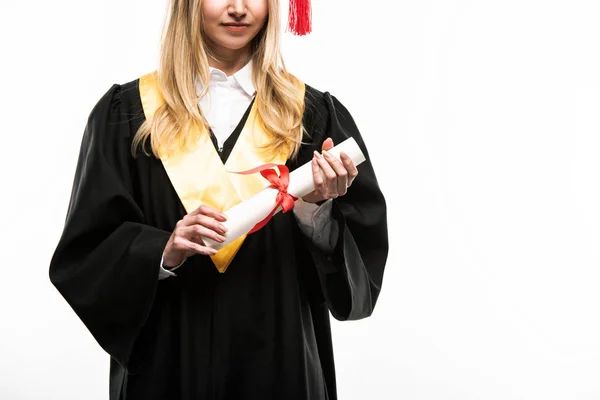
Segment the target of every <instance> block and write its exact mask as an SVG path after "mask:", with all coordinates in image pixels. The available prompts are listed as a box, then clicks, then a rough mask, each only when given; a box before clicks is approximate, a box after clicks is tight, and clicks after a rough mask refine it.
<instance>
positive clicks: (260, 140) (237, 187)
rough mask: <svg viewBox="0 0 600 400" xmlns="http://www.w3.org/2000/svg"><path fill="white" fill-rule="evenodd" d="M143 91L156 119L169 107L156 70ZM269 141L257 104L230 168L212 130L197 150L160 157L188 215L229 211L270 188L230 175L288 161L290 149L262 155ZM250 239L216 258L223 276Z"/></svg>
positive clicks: (231, 157)
mask: <svg viewBox="0 0 600 400" xmlns="http://www.w3.org/2000/svg"><path fill="white" fill-rule="evenodd" d="M139 87H140V98H141V100H142V107H143V109H144V114H145V116H146V119H147V120H148V121H151V120H152V117H153V116H154V112H155V111H156V110H157V109H158V108H159V107H160V106H161V105H162V104H163V103H164V98H163V97H162V95H161V93H160V88H159V84H158V76H157V74H156V72H154V73H151V74H148V75H144V76H142V77H141V78H140V83H139ZM302 89H304V85H303V84H302ZM195 129H199V128H195ZM268 142H269V134H268V133H267V132H266V131H265V129H264V128H263V125H262V123H261V122H260V118H258V116H257V112H256V100H255V101H254V104H253V105H252V109H251V110H250V114H249V116H248V119H247V121H246V123H245V125H244V128H243V130H242V132H241V133H240V136H239V138H238V139H237V141H236V143H235V145H234V147H233V150H232V151H231V154H230V155H229V158H228V159H227V162H226V163H225V164H223V162H222V161H221V158H220V157H219V154H218V153H217V151H216V150H215V147H214V145H213V143H212V141H211V139H210V136H209V134H208V132H205V133H203V134H202V135H200V140H199V142H198V144H197V146H196V147H195V148H193V149H191V150H189V151H187V152H185V153H183V152H181V153H178V154H175V155H172V154H169V155H164V156H163V155H161V157H160V158H161V161H162V164H163V166H164V168H165V170H166V172H167V175H168V176H169V180H170V181H171V184H172V185H173V188H174V189H175V191H176V192H177V195H178V196H179V199H180V200H181V203H182V204H183V206H184V207H185V210H186V212H188V213H190V212H192V211H194V210H195V209H196V208H198V207H199V206H201V205H203V204H205V205H207V206H209V207H212V208H215V209H217V210H219V211H227V210H228V209H230V208H231V207H233V206H234V205H236V204H238V203H240V202H242V201H244V200H246V199H248V198H250V197H252V196H253V195H254V194H256V193H258V192H259V191H261V190H263V189H264V188H266V187H267V186H269V182H268V181H267V180H266V179H265V178H263V177H262V176H261V175H260V174H252V175H239V174H232V173H230V172H227V171H232V172H240V171H246V170H249V169H252V168H255V167H257V166H259V165H262V164H267V163H277V164H285V162H286V161H287V159H288V157H289V151H283V150H282V151H280V152H279V153H277V154H274V155H273V154H271V155H267V154H263V153H265V152H261V151H260V148H261V146H263V145H265V144H266V143H268ZM245 238H246V235H244V236H242V237H240V238H239V239H237V240H235V241H233V242H231V243H230V244H228V245H227V246H225V247H224V248H222V249H221V250H219V252H217V254H215V255H214V256H211V259H212V261H213V262H214V264H215V266H216V267H217V270H219V272H225V270H226V269H227V267H228V266H229V264H231V261H232V260H233V257H234V256H235V255H236V254H237V252H238V250H239V249H240V247H241V246H242V243H243V242H244V239H245Z"/></svg>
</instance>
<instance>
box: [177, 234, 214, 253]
mask: <svg viewBox="0 0 600 400" xmlns="http://www.w3.org/2000/svg"><path fill="white" fill-rule="evenodd" d="M173 246H174V247H175V249H177V250H180V251H192V252H194V253H196V254H203V255H206V256H213V255H215V254H217V250H215V249H213V248H211V247H207V246H202V245H199V244H198V243H195V242H193V241H191V240H188V239H186V238H184V237H181V236H179V237H176V238H175V240H174V241H173Z"/></svg>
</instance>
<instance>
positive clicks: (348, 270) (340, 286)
mask: <svg viewBox="0 0 600 400" xmlns="http://www.w3.org/2000/svg"><path fill="white" fill-rule="evenodd" d="M319 103H320V104H319V106H318V107H317V110H316V114H317V115H318V117H317V118H316V122H315V126H314V127H313V129H312V131H313V132H312V135H313V140H314V143H315V149H317V150H319V151H320V150H321V143H322V142H323V140H325V139H326V138H327V137H331V138H332V139H333V142H334V144H338V143H341V142H343V141H344V140H345V139H347V138H350V137H353V138H354V139H355V140H356V142H357V143H358V145H359V147H360V148H361V150H362V151H363V153H364V155H365V156H366V158H367V160H366V161H365V162H363V163H362V164H360V165H359V166H358V171H359V173H358V176H357V177H356V179H355V180H354V182H353V183H352V185H351V186H350V187H349V188H348V191H347V193H346V194H345V195H344V196H340V197H338V198H336V199H334V200H333V207H332V217H333V218H334V219H335V220H336V221H337V223H338V227H339V236H338V240H337V245H336V247H335V250H334V253H333V254H328V253H326V252H323V251H322V250H320V249H319V248H318V247H316V246H315V245H314V244H313V243H310V242H308V243H307V246H308V248H309V250H310V254H311V258H312V261H313V263H314V265H315V267H316V269H317V273H318V276H319V280H320V284H321V289H322V294H323V297H324V299H325V301H326V303H327V305H328V307H329V310H330V312H331V314H332V315H333V316H334V318H336V319H337V320H357V319H361V318H365V317H368V316H370V315H371V314H372V312H373V309H374V307H375V303H376V302H377V298H378V296H379V292H380V290H381V284H382V280H383V273H384V268H385V264H386V259H387V254H388V231H387V216H386V214H387V211H386V201H385V198H384V196H383V194H382V192H381V190H380V188H379V184H378V182H377V179H376V176H375V172H374V170H373V165H372V164H371V161H370V159H369V154H368V151H367V148H366V146H365V143H364V140H363V138H362V136H361V134H360V132H359V130H358V128H357V126H356V124H355V122H354V120H353V118H352V116H351V115H350V113H349V112H348V110H347V109H346V108H345V107H344V106H343V105H342V104H341V103H340V102H339V101H338V100H337V99H336V98H335V97H334V96H331V95H330V94H329V93H324V95H323V100H322V102H319Z"/></svg>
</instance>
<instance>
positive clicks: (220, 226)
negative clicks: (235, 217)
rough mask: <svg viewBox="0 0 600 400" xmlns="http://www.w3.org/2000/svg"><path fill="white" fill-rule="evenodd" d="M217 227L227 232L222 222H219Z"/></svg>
mask: <svg viewBox="0 0 600 400" xmlns="http://www.w3.org/2000/svg"><path fill="white" fill-rule="evenodd" d="M219 229H221V231H222V232H223V233H225V232H227V228H226V227H225V225H223V224H219Z"/></svg>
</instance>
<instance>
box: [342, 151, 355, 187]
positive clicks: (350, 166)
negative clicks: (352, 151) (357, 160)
mask: <svg viewBox="0 0 600 400" xmlns="http://www.w3.org/2000/svg"><path fill="white" fill-rule="evenodd" d="M340 159H341V160H342V164H344V168H346V171H348V186H350V185H351V184H352V182H353V181H354V178H356V177H357V176H358V169H357V168H356V165H354V162H353V161H352V159H351V158H350V156H349V155H348V154H346V153H340Z"/></svg>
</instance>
